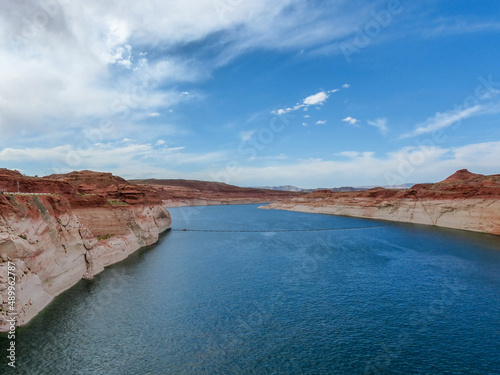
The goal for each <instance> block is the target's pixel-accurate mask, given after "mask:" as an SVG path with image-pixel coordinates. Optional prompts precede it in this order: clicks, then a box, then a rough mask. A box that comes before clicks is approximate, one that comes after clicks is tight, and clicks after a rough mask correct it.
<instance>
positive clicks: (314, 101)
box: [271, 85, 345, 117]
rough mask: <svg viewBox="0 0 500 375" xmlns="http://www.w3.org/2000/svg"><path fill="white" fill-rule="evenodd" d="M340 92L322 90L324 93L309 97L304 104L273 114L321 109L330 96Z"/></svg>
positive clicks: (278, 110)
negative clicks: (313, 107) (310, 108)
mask: <svg viewBox="0 0 500 375" xmlns="http://www.w3.org/2000/svg"><path fill="white" fill-rule="evenodd" d="M344 86H345V85H344ZM344 86H343V87H344ZM338 91H340V89H333V90H328V91H324V90H322V91H320V92H318V93H317V94H314V95H310V96H308V97H307V98H305V99H304V100H303V101H302V103H297V104H295V106H293V107H288V108H281V109H277V110H275V111H272V112H271V113H272V114H275V115H284V114H286V113H289V112H293V111H297V110H299V109H302V110H303V111H308V110H309V107H310V106H316V108H317V109H320V108H321V106H322V105H323V104H325V103H326V101H327V99H328V98H329V97H330V95H331V94H333V93H336V92H338ZM308 116H309V115H306V116H304V117H308ZM309 117H310V116H309Z"/></svg>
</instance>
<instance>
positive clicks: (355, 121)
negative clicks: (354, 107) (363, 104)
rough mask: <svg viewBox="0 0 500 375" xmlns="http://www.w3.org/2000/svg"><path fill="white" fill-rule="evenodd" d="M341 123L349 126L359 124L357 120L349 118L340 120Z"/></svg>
mask: <svg viewBox="0 0 500 375" xmlns="http://www.w3.org/2000/svg"><path fill="white" fill-rule="evenodd" d="M342 121H344V122H347V123H348V124H349V125H356V124H357V123H358V122H359V120H357V119H355V118H352V117H351V116H349V117H346V118H345V119H342Z"/></svg>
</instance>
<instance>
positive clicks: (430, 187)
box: [263, 169, 500, 235]
mask: <svg viewBox="0 0 500 375" xmlns="http://www.w3.org/2000/svg"><path fill="white" fill-rule="evenodd" d="M263 208H276V209H283V210H291V211H303V212H313V213H323V214H332V215H346V216H355V217H365V218H372V219H383V220H391V221H401V222H409V223H416V224H427V225H436V226H442V227H448V228H455V229H463V230H470V231H476V232H484V233H491V234H497V235H500V175H491V176H483V175H481V174H475V173H471V172H469V171H467V170H466V169H463V170H460V171H458V172H456V173H455V174H453V175H452V176H450V177H448V178H447V179H445V180H444V181H441V182H438V183H435V184H418V185H415V186H413V187H412V188H411V189H406V190H395V189H382V188H375V189H371V190H367V191H362V192H343V193H335V192H331V191H329V190H322V191H315V192H313V193H310V194H307V195H304V196H302V197H298V198H294V199H291V200H288V201H283V202H278V203H275V204H271V205H269V206H265V207H263Z"/></svg>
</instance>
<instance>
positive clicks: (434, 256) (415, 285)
mask: <svg viewBox="0 0 500 375" xmlns="http://www.w3.org/2000/svg"><path fill="white" fill-rule="evenodd" d="M256 207H257V206H255V205H248V206H217V207H194V208H176V209H171V210H170V211H171V213H172V217H173V228H174V229H179V230H172V231H169V232H168V233H167V234H165V235H164V236H163V237H162V239H161V241H160V243H159V244H158V245H156V246H153V247H149V248H147V249H145V250H142V251H139V252H137V253H135V254H133V255H132V256H130V257H129V258H128V259H126V260H125V261H123V262H121V263H119V264H116V265H114V266H112V267H110V268H108V269H107V270H106V271H104V272H103V273H101V274H100V275H98V276H96V278H95V279H94V280H92V281H81V282H80V283H78V284H77V285H76V286H75V287H73V288H72V289H70V290H69V291H67V292H65V293H64V294H62V295H61V296H59V297H58V298H57V299H56V300H55V301H54V302H53V303H52V304H51V305H50V306H49V307H48V308H47V309H45V310H44V311H43V312H42V313H40V314H39V316H37V317H36V318H35V319H34V320H33V321H32V322H31V323H30V324H29V325H28V326H26V327H22V328H20V329H18V332H17V333H18V337H17V350H18V353H17V369H16V371H10V369H9V368H8V367H7V366H6V361H7V360H6V358H5V356H4V355H2V358H1V364H0V365H1V367H0V373H1V374H9V373H16V374H29V375H32V374H64V375H66V374H92V375H96V374H103V375H104V374H106V375H111V374H117V375H124V374H125V375H127V374H500V355H499V353H500V339H499V336H500V238H499V237H495V236H488V235H480V234H473V233H467V232H461V231H454V230H446V229H436V228H432V227H425V226H418V225H407V224H395V223H388V222H380V221H373V220H363V219H355V218H347V217H336V216H326V215H313V214H305V213H295V212H283V211H274V210H259V209H257V208H256ZM366 227H371V228H366ZM334 228H337V229H341V230H333V231H297V232H293V231H292V232H272V230H278V229H279V230H281V229H287V230H303V229H334ZM348 228H351V229H348ZM356 228H358V229H356ZM182 229H204V230H212V229H213V230H226V231H233V232H196V231H182ZM258 230H263V231H267V232H244V231H258ZM239 231H241V232H239ZM7 347H8V346H7V340H6V338H5V335H1V336H0V348H1V350H2V352H4V354H5V352H6V349H7Z"/></svg>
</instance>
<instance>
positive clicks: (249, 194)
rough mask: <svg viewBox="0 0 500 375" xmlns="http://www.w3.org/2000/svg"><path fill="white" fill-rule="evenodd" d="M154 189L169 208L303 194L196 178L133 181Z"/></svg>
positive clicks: (239, 202) (278, 199) (278, 198)
mask: <svg viewBox="0 0 500 375" xmlns="http://www.w3.org/2000/svg"><path fill="white" fill-rule="evenodd" d="M129 182H132V183H134V184H139V185H140V186H142V187H147V188H149V189H153V190H154V191H155V192H156V194H157V195H158V197H160V199H162V201H163V203H164V204H165V205H166V206H167V207H181V206H211V205H221V204H252V203H270V202H276V201H280V200H283V199H290V198H293V197H298V196H301V195H303V193H301V192H291V191H279V190H269V189H259V188H242V187H239V186H234V185H229V184H225V183H222V182H212V181H196V180H182V179H179V180H172V179H170V180H156V179H149V180H131V181H129Z"/></svg>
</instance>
